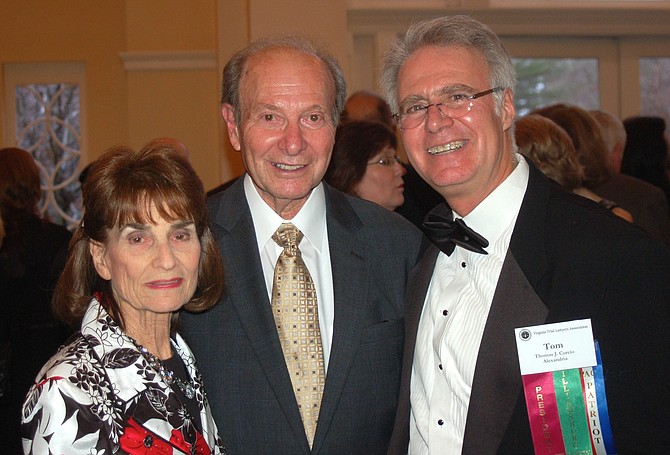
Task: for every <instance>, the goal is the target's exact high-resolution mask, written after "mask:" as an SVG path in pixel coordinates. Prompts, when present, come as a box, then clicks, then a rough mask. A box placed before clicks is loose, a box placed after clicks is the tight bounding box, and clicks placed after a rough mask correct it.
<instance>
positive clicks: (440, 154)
mask: <svg viewBox="0 0 670 455" xmlns="http://www.w3.org/2000/svg"><path fill="white" fill-rule="evenodd" d="M514 84H515V74H514V69H513V66H512V63H511V61H510V58H509V56H508V54H507V52H506V50H505V49H504V47H503V45H502V43H501V42H500V40H499V39H498V38H497V37H496V35H495V34H494V33H493V32H492V31H491V30H490V29H489V28H488V27H486V26H485V25H483V24H481V23H480V22H477V21H476V20H474V19H471V18H469V17H467V16H452V17H441V18H436V19H433V20H428V21H423V22H420V23H417V24H415V25H412V26H411V27H410V28H409V29H408V31H407V32H406V34H405V35H404V36H403V37H401V38H399V40H398V41H397V42H396V43H395V44H394V45H393V46H392V47H391V50H390V51H389V53H388V55H387V57H386V60H385V67H384V71H383V73H382V85H383V88H384V92H385V94H386V97H387V99H388V100H389V104H390V105H391V107H392V109H393V110H394V111H395V112H396V113H397V115H396V119H397V122H398V126H399V127H400V130H401V133H402V139H403V143H404V145H405V150H406V151H407V154H408V156H409V159H410V161H411V163H412V164H413V165H414V167H415V168H416V170H417V171H418V172H419V174H420V175H421V176H422V177H423V178H424V179H425V180H426V181H427V182H428V183H429V184H430V185H431V186H432V187H433V188H435V189H436V190H437V191H438V192H440V193H441V194H442V196H443V197H444V199H445V200H446V202H447V203H448V207H447V206H446V205H444V206H442V207H441V209H440V210H439V212H436V213H434V214H433V215H434V217H433V218H434V219H435V220H436V221H435V224H434V226H433V227H434V228H435V229H434V236H435V239H434V242H436V244H439V245H440V247H441V249H442V250H440V249H438V248H437V246H430V247H428V248H427V250H426V252H425V254H424V256H423V257H422V259H421V260H420V261H419V263H418V264H417V266H416V268H415V269H414V270H413V271H412V274H411V276H410V281H409V283H408V290H407V299H406V304H407V308H406V315H405V318H406V334H405V339H406V341H405V351H404V352H405V358H404V361H403V379H402V385H401V392H400V399H399V405H398V415H397V419H396V424H395V428H394V434H393V438H392V442H391V449H390V453H393V454H400V453H403V454H404V453H407V450H408V444H409V451H410V453H411V454H412V455H417V454H429V453H430V454H438V453H439V454H457V453H464V454H476V455H486V454H496V453H497V454H515V455H516V454H531V453H534V447H533V438H532V437H531V430H530V424H529V419H528V416H527V411H526V404H525V400H524V393H523V391H522V377H521V373H520V364H519V358H518V354H517V349H516V344H515V339H516V337H515V330H514V329H515V328H520V327H528V326H534V325H541V324H545V323H553V322H564V321H572V320H581V319H591V324H592V328H593V335H594V338H595V339H596V340H597V341H598V343H599V345H600V350H601V354H602V365H603V369H604V376H605V387H606V392H607V400H608V402H609V417H610V419H609V420H610V423H611V428H612V433H613V439H614V443H615V445H616V448H617V449H618V450H619V453H668V450H669V447H670V436H669V435H668V432H667V431H665V430H662V429H665V428H670V418H669V417H668V413H667V412H665V409H666V407H667V405H668V403H670V394H669V392H668V387H666V386H665V385H664V383H665V381H666V380H667V377H668V374H670V368H669V362H670V360H669V359H670V337H668V330H669V329H670V302H669V300H670V280H668V277H669V276H670V255H669V254H668V252H667V250H665V248H663V247H662V246H661V245H660V244H659V243H656V242H655V241H654V240H652V239H650V238H649V237H647V236H646V234H645V233H643V232H642V231H640V230H638V229H635V228H634V227H632V226H630V225H629V224H628V223H626V222H624V221H621V220H620V219H618V218H616V217H614V216H612V215H611V214H609V213H608V212H607V210H605V209H602V208H601V207H598V206H597V205H596V204H594V203H592V202H590V201H587V200H585V199H584V198H581V197H579V196H576V195H573V194H570V193H567V192H565V191H563V190H562V189H561V188H559V187H558V185H556V184H554V183H553V182H551V181H550V180H548V179H547V178H545V177H544V176H543V175H542V173H541V172H540V171H539V170H538V169H537V168H535V167H534V166H533V165H532V164H531V163H528V162H527V161H526V160H525V159H524V158H523V157H521V156H520V155H518V154H517V153H516V152H515V144H514V135H513V131H512V127H513V121H514V116H515V110H514V103H513V97H514ZM429 216H430V215H429ZM452 218H453V219H456V221H458V220H461V221H458V222H457V223H456V224H457V225H458V226H457V228H456V229H455V230H456V231H457V232H458V231H464V230H467V229H472V230H474V231H476V232H475V233H473V232H469V233H467V235H466V236H465V237H462V238H460V239H454V238H453V237H449V236H448V235H447V231H448V229H446V228H447V227H448V226H449V225H450V224H451V223H450V222H451V221H452ZM440 226H442V227H443V229H438V227H440ZM473 238H474V239H475V240H476V242H475V243H476V245H471V243H472V242H470V241H469V239H473ZM456 242H458V243H456ZM540 436H542V435H540ZM537 450H539V452H536V453H545V452H544V451H543V450H544V447H538V448H537Z"/></svg>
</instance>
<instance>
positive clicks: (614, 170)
mask: <svg viewBox="0 0 670 455" xmlns="http://www.w3.org/2000/svg"><path fill="white" fill-rule="evenodd" d="M589 113H590V114H591V116H593V118H594V119H595V120H596V122H597V123H598V126H599V127H600V131H601V132H602V136H603V140H604V141H605V144H606V145H607V149H608V151H609V156H608V158H609V161H608V165H609V170H610V175H611V176H610V178H609V179H608V180H607V181H606V182H605V183H603V184H602V185H600V186H599V187H598V188H596V189H595V191H596V192H597V193H598V194H599V195H601V196H602V197H604V198H606V199H611V200H613V201H616V202H617V203H618V204H619V205H620V206H621V207H623V208H624V209H626V210H628V211H629V212H630V213H631V214H632V215H633V222H634V223H635V224H636V225H638V226H640V227H641V228H642V229H644V230H645V231H647V232H648V233H649V234H650V235H651V236H652V237H654V238H656V239H658V240H660V241H661V242H663V244H665V246H666V247H668V248H670V213H669V212H668V202H667V200H666V197H665V194H664V193H663V190H661V189H660V188H658V187H656V186H654V185H652V184H650V183H647V182H645V181H644V180H640V179H638V178H636V177H633V176H630V175H626V174H622V173H621V160H622V158H623V151H624V148H625V147H626V128H625V127H624V126H623V122H622V121H621V119H619V118H618V117H616V116H614V115H612V114H611V113H609V112H605V111H601V110H592V111H589Z"/></svg>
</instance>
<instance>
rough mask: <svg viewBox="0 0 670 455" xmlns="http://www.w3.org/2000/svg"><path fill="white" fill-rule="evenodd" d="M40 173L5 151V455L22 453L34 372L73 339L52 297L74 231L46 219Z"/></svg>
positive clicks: (1, 330) (0, 275)
mask: <svg viewBox="0 0 670 455" xmlns="http://www.w3.org/2000/svg"><path fill="white" fill-rule="evenodd" d="M41 196H42V190H41V188H40V169H39V167H38V165H37V163H36V162H35V159H34V158H33V157H32V155H31V154H30V153H29V152H27V151H26V150H23V149H20V148H14V147H12V148H4V149H0V215H1V216H2V220H3V225H4V231H5V237H4V239H3V241H2V247H0V308H1V310H0V337H1V339H0V340H1V342H2V344H3V345H4V347H5V348H4V349H3V351H2V352H3V357H4V359H3V360H0V362H2V363H3V364H4V365H5V366H6V371H5V373H6V374H7V375H8V376H7V377H5V378H4V381H3V382H4V384H5V394H4V396H3V397H2V399H0V417H1V418H0V421H2V422H3V424H2V425H0V427H1V428H2V430H0V440H1V441H2V442H3V450H4V451H5V452H4V453H10V454H14V453H19V450H20V445H19V443H20V439H21V438H20V435H19V419H20V417H19V416H20V409H21V402H22V401H23V397H24V396H25V394H26V392H27V391H28V388H29V387H30V384H31V383H32V380H33V378H34V377H35V373H36V372H37V371H38V370H39V368H40V367H41V366H42V364H43V363H44V362H46V360H47V359H48V358H49V357H50V356H51V355H52V354H53V353H54V351H55V350H56V349H57V348H58V346H60V345H61V344H62V343H63V342H64V341H65V340H66V339H67V337H68V335H69V330H68V329H67V327H65V326H64V325H62V324H60V323H58V322H57V321H56V320H55V319H54V318H53V317H52V313H51V305H50V302H51V295H52V291H53V287H54V286H55V283H56V280H57V279H58V275H59V273H60V272H61V270H63V265H64V264H65V257H66V255H67V245H68V241H69V240H70V237H71V234H70V232H69V231H68V230H67V229H66V228H64V227H63V226H60V225H57V224H54V223H52V222H50V221H48V220H46V219H43V218H42V217H41V216H40V214H39V212H38V203H39V201H40V198H41Z"/></svg>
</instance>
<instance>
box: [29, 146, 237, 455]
mask: <svg viewBox="0 0 670 455" xmlns="http://www.w3.org/2000/svg"><path fill="white" fill-rule="evenodd" d="M83 190H84V219H83V220H82V222H81V225H80V226H79V227H78V228H77V230H76V232H75V233H74V236H73V238H72V241H71V244H70V252H69V257H68V261H67V264H66V266H65V270H64V271H63V273H62V275H61V277H60V279H59V281H58V284H57V287H56V290H55V293H54V298H53V307H54V311H55V313H56V315H57V316H59V317H60V318H61V319H62V320H64V321H66V322H68V323H70V324H80V325H81V331H80V332H79V333H78V334H77V335H76V336H74V337H73V338H71V340H70V342H69V344H67V345H66V346H64V347H62V348H61V349H60V351H59V352H58V353H57V354H56V355H55V356H54V357H52V358H51V360H49V361H48V362H47V363H46V365H45V366H44V367H43V368H42V371H41V372H40V373H39V374H38V376H37V379H36V382H35V384H34V385H33V387H32V388H31V389H30V391H29V392H28V395H27V397H26V400H25V403H24V405H23V414H22V427H23V428H22V430H23V450H24V452H25V453H31V454H33V453H34V454H43V453H67V454H84V453H85V454H91V453H96V454H97V453H129V454H136V453H142V454H145V453H161V454H162V453H170V454H172V453H197V454H219V453H223V452H224V448H223V445H222V443H221V440H220V439H219V437H218V432H217V429H216V426H215V424H214V421H213V419H212V416H211V411H210V408H209V404H208V403H207V399H206V396H205V393H204V390H203V384H202V380H201V377H200V374H199V373H198V370H197V369H196V366H195V360H194V358H193V355H192V353H191V351H190V349H189V347H188V346H187V345H186V343H185V342H184V340H183V339H182V338H181V336H179V334H177V333H176V331H175V324H176V322H177V317H178V312H179V310H181V309H182V308H184V309H185V310H188V311H203V310H205V309H207V308H209V307H211V306H213V305H214V304H215V303H216V302H217V301H218V299H219V297H220V295H221V294H222V292H223V288H222V286H223V285H222V283H223V279H222V265H221V258H220V256H219V252H218V249H217V247H216V244H215V241H214V239H213V237H212V233H211V231H210V228H209V225H208V216H207V209H206V205H205V196H204V190H203V186H202V183H201V181H200V179H199V178H198V177H197V175H196V174H195V172H194V171H193V169H192V168H191V166H190V165H189V163H188V162H187V161H186V160H185V159H184V158H183V157H182V156H181V155H180V154H179V153H178V152H177V151H176V150H174V149H172V148H171V147H170V146H167V145H157V146H150V147H145V148H143V149H142V150H140V151H139V152H135V151H132V150H129V149H126V148H116V149H112V150H110V151H109V152H107V153H106V154H105V155H103V156H102V157H101V158H100V159H98V160H97V161H96V162H95V163H94V164H93V166H92V167H91V170H90V174H89V175H88V178H87V179H86V183H85V184H84V189H83Z"/></svg>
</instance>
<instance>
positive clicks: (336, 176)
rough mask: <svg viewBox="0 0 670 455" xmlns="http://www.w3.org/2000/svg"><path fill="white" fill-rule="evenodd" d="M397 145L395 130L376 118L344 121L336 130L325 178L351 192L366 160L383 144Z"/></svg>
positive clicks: (394, 147)
mask: <svg viewBox="0 0 670 455" xmlns="http://www.w3.org/2000/svg"><path fill="white" fill-rule="evenodd" d="M397 146H398V139H397V138H396V136H395V133H393V131H392V130H391V129H390V128H389V127H387V126H386V125H384V124H383V123H379V122H364V121H354V122H347V123H343V124H341V125H340V126H338V127H337V131H336V132H335V145H334V146H333V156H332V158H331V159H330V165H329V166H328V170H327V171H326V175H325V177H324V179H325V180H326V182H327V183H328V184H330V185H331V186H333V187H335V188H337V189H338V190H340V191H344V192H345V193H349V194H354V187H355V186H356V184H358V182H360V181H361V179H362V178H363V176H364V175H365V170H366V169H367V165H368V162H369V161H370V159H371V158H373V157H374V156H375V155H377V154H378V153H379V152H381V151H382V150H383V149H384V148H386V147H392V148H393V149H394V150H395V149H396V148H397Z"/></svg>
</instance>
